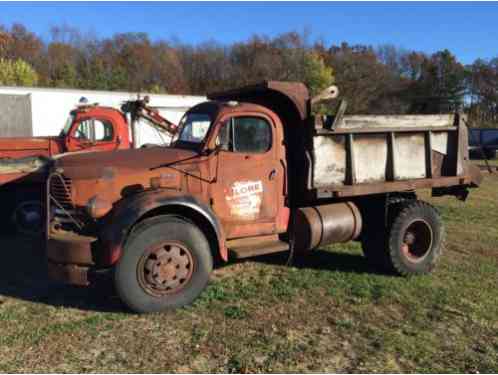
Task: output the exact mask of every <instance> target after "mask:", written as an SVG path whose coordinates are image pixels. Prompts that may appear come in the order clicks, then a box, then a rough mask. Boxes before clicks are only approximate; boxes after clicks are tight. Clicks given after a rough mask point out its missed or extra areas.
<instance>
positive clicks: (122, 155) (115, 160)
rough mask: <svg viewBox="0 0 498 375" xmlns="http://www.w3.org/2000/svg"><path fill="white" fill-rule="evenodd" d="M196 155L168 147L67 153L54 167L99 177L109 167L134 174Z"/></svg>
mask: <svg viewBox="0 0 498 375" xmlns="http://www.w3.org/2000/svg"><path fill="white" fill-rule="evenodd" d="M197 156H198V154H197V153H196V152H194V151H191V150H184V149H178V148H171V147H152V148H141V149H130V150H118V151H108V152H107V151H105V152H81V153H68V154H65V155H63V156H61V157H59V158H56V159H55V162H54V167H55V168H56V169H57V170H59V171H61V172H62V173H63V174H64V175H66V176H67V177H70V178H76V179H78V178H79V179H81V178H100V177H101V176H102V175H103V174H105V173H104V172H105V171H106V170H107V171H108V170H111V169H112V170H113V171H115V172H117V173H126V174H134V173H140V172H141V171H143V172H146V171H149V170H150V168H153V167H157V166H159V165H162V164H168V163H178V165H181V164H183V163H188V164H192V163H195V159H196V157H197Z"/></svg>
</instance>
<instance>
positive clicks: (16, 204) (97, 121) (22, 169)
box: [0, 97, 176, 234]
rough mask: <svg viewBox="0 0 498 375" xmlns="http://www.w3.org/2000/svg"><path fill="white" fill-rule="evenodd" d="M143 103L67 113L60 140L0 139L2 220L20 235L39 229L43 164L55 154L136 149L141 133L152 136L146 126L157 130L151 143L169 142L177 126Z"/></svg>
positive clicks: (80, 108)
mask: <svg viewBox="0 0 498 375" xmlns="http://www.w3.org/2000/svg"><path fill="white" fill-rule="evenodd" d="M147 103H148V97H146V98H145V99H142V100H133V101H127V102H125V103H124V104H123V106H122V111H120V110H119V109H116V108H111V107H104V106H100V105H97V104H80V105H79V106H77V108H76V109H74V110H73V111H71V113H70V115H69V117H68V119H67V121H66V125H65V126H64V128H63V129H62V131H61V132H60V134H59V136H52V137H9V138H0V194H1V195H0V197H1V198H2V200H3V201H4V204H3V209H2V215H3V217H4V219H6V220H7V221H10V220H12V221H13V222H14V224H15V226H16V228H17V229H18V230H19V231H20V232H22V233H30V234H33V233H39V232H40V231H41V227H42V226H43V220H42V219H41V218H42V217H43V212H44V210H43V209H42V204H41V203H42V201H43V200H44V199H43V197H44V187H45V184H44V181H45V179H46V172H47V166H48V165H49V163H50V160H51V158H53V157H56V155H60V154H63V153H67V152H81V151H85V152H90V151H111V150H118V149H129V148H133V147H138V146H139V145H138V144H137V142H136V141H135V140H136V139H137V138H139V137H138V135H139V133H140V132H142V134H143V132H144V130H145V131H149V132H150V129H147V128H146V127H147V126H148V127H149V128H153V129H154V130H155V131H156V133H157V134H156V137H155V139H157V140H158V141H159V143H160V144H163V145H164V144H169V142H170V140H171V137H172V135H173V134H174V132H175V130H176V125H175V124H173V123H171V122H169V121H168V120H166V119H165V118H163V117H162V116H161V115H159V113H158V112H157V111H156V110H155V109H152V108H149V107H148V105H147ZM143 138H144V137H142V139H143ZM149 139H150V137H149Z"/></svg>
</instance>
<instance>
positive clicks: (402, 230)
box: [362, 200, 445, 276]
mask: <svg viewBox="0 0 498 375" xmlns="http://www.w3.org/2000/svg"><path fill="white" fill-rule="evenodd" d="M390 210H391V211H390V215H389V216H390V218H389V221H388V222H389V224H388V227H387V228H385V229H384V230H377V232H376V234H374V235H372V234H370V235H369V236H368V235H367V236H365V239H364V241H363V243H362V245H363V251H364V253H365V256H366V257H367V259H368V260H369V261H370V262H371V263H373V264H374V265H376V266H378V267H381V268H383V269H385V270H388V271H391V272H395V273H398V274H400V275H404V276H407V275H412V274H425V273H429V272H431V271H432V270H433V269H434V267H435V266H436V264H437V261H438V260H439V258H440V256H441V254H442V251H443V248H444V239H445V233H444V227H443V224H442V221H441V218H440V216H439V214H438V212H437V211H436V209H435V208H434V207H432V206H431V205H430V204H428V203H426V202H422V201H416V200H415V201H406V202H403V203H400V204H397V205H396V206H395V207H390Z"/></svg>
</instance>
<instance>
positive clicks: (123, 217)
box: [99, 189, 228, 266]
mask: <svg viewBox="0 0 498 375" xmlns="http://www.w3.org/2000/svg"><path fill="white" fill-rule="evenodd" d="M167 207H182V208H186V209H188V210H191V211H192V212H195V213H196V214H198V215H201V216H202V217H203V218H204V219H205V220H206V221H207V222H208V223H209V225H210V226H211V229H212V230H213V231H214V233H215V234H216V239H217V242H218V243H217V248H218V252H219V254H220V256H221V258H222V259H223V260H225V261H226V260H227V259H228V253H227V249H226V247H225V235H224V232H223V228H222V227H221V225H220V223H219V221H218V219H217V218H216V215H215V214H214V212H213V210H212V209H211V208H210V207H209V206H207V205H206V204H204V203H202V202H200V201H199V200H197V199H196V198H194V197H192V196H190V195H185V194H182V193H181V192H172V191H171V190H163V189H160V190H152V191H146V192H142V193H139V194H135V195H133V196H131V197H129V198H125V199H123V200H121V201H119V202H118V203H117V204H116V205H115V207H114V208H113V210H112V211H111V213H110V214H109V215H107V216H106V217H105V218H104V219H103V220H102V223H101V224H102V225H100V228H102V229H101V231H100V236H99V237H100V240H101V242H102V244H103V249H104V251H103V253H102V254H100V255H101V256H100V257H99V258H100V262H99V263H102V265H106V266H110V265H113V264H114V263H116V262H117V260H118V259H119V258H120V256H121V253H122V250H123V245H124V242H125V240H126V238H127V236H128V234H129V233H130V230H131V228H132V227H133V225H134V224H135V223H137V222H138V221H139V220H140V219H141V218H143V217H144V216H145V215H146V214H147V213H150V212H151V211H152V210H156V209H160V208H167Z"/></svg>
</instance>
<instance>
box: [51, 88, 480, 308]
mask: <svg viewBox="0 0 498 375" xmlns="http://www.w3.org/2000/svg"><path fill="white" fill-rule="evenodd" d="M209 98H210V99H211V101H208V102H205V103H202V104H199V105H197V106H195V107H193V108H191V109H190V110H189V111H188V112H187V113H186V114H185V116H184V117H183V119H182V121H181V123H180V125H179V132H178V133H177V136H176V138H175V139H174V141H173V143H172V146H171V147H168V148H159V147H157V148H154V147H152V148H148V149H141V150H123V151H115V152H101V153H84V154H67V155H64V156H63V157H61V158H59V159H57V160H56V162H55V164H54V166H53V169H52V173H51V174H50V176H49V179H48V182H47V186H48V188H47V209H48V211H47V226H48V230H47V234H48V242H47V258H48V270H49V275H50V276H51V277H52V278H53V279H55V280H59V281H63V282H67V283H70V284H78V285H87V284H89V283H92V282H94V280H95V279H96V278H98V276H99V274H100V273H101V272H105V271H113V272H112V273H111V274H112V275H113V280H114V285H115V288H116V291H117V293H118V295H119V296H120V298H121V299H122V300H123V301H124V302H125V303H126V304H127V306H129V307H130V308H131V309H132V310H134V311H139V312H152V311H160V310H164V309H168V308H175V307H178V306H183V305H185V304H188V303H190V302H192V301H193V300H194V299H195V298H196V297H197V296H198V295H199V294H200V293H201V292H202V290H203V289H204V288H205V286H206V284H207V283H208V280H209V275H210V273H211V270H212V268H213V264H215V262H217V261H226V260H228V259H229V257H232V258H245V257H252V256H257V255H262V254H269V253H274V252H281V251H290V252H291V253H307V252H312V250H313V249H315V248H317V247H320V246H325V245H328V244H332V243H338V242H346V241H350V240H357V241H361V243H362V247H363V251H364V253H365V255H366V257H367V258H368V260H370V261H371V262H372V263H373V264H374V265H376V266H378V267H382V268H383V269H387V270H391V271H395V272H397V273H399V274H402V275H409V274H421V273H427V272H429V271H431V270H432V269H433V268H434V266H435V264H436V263H437V260H438V258H439V257H440V255H441V251H442V242H443V240H444V231H443V224H442V222H441V219H440V216H439V214H438V213H437V211H436V210H435V209H434V208H433V207H432V206H431V205H429V204H428V203H425V202H422V201H420V200H418V199H417V196H416V194H415V191H416V190H417V189H420V188H430V189H432V193H433V195H436V196H440V195H446V194H449V195H454V196H456V197H458V198H460V199H465V197H466V196H467V193H468V188H470V187H475V186H478V185H479V183H480V180H481V175H480V172H479V170H478V169H477V168H476V167H474V166H472V165H471V164H470V163H469V161H468V136H467V128H466V126H465V125H464V123H463V122H462V117H461V115H459V114H451V115H435V116H428V115H424V116H344V109H345V107H344V105H341V106H339V110H338V112H337V114H336V116H335V117H327V118H322V117H313V116H312V114H311V105H312V103H315V102H316V101H317V98H313V99H311V98H310V97H309V94H308V90H307V88H306V87H305V86H304V85H303V84H301V83H289V82H273V81H270V82H264V83H261V84H258V85H254V86H249V87H244V88H241V89H236V90H233V91H229V92H223V93H218V94H212V95H210V96H209ZM320 98H327V94H325V95H321V96H320V97H319V98H318V99H320Z"/></svg>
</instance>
